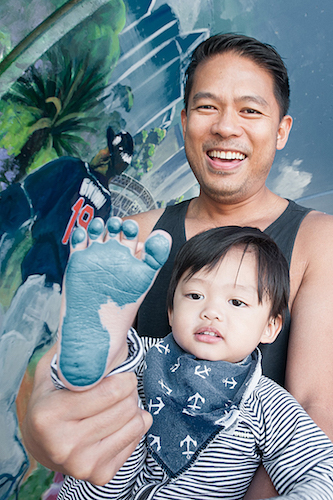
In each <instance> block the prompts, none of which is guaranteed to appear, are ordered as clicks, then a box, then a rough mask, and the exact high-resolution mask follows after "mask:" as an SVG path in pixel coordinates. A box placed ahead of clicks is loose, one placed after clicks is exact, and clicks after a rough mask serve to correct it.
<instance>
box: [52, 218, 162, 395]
mask: <svg viewBox="0 0 333 500" xmlns="http://www.w3.org/2000/svg"><path fill="white" fill-rule="evenodd" d="M104 232H105V228H104V224H103V223H101V219H95V220H93V221H92V222H91V224H90V226H89V228H88V236H89V241H90V244H88V246H87V243H86V241H87V236H86V234H85V231H84V230H83V229H82V228H78V229H77V230H76V231H75V232H74V233H73V237H72V247H73V252H72V254H71V256H70V259H69V262H68V266H67V269H66V273H65V281H64V293H65V300H64V309H65V311H64V317H63V322H62V324H61V326H60V346H59V352H58V356H59V357H58V368H60V372H61V373H60V375H62V377H61V378H62V379H63V381H64V383H65V385H66V386H67V387H69V388H71V389H74V390H75V389H76V390H83V389H86V388H88V387H90V386H92V385H94V384H96V383H97V382H98V381H99V380H100V379H101V378H102V377H104V376H105V374H106V373H108V371H109V369H110V365H112V363H113V362H115V361H116V360H117V361H120V358H121V357H122V358H124V359H126V357H127V344H126V335H127V331H128V328H129V327H130V326H131V324H132V322H133V320H134V318H135V316H136V313H137V310H138V308H139V306H140V304H141V302H142V301H143V299H144V297H145V295H146V294H147V292H148V290H149V288H150V287H151V285H152V283H153V280H154V279H155V277H156V275H157V273H158V271H159V269H160V268H161V267H162V266H163V264H164V263H165V262H166V260H167V258H168V256H169V251H170V244H171V239H170V236H169V235H168V234H167V233H165V232H164V231H158V232H154V233H152V234H151V235H150V236H149V238H148V239H147V240H146V242H145V244H144V249H143V252H142V259H141V260H140V259H137V258H136V257H135V256H134V251H135V248H136V244H137V236H138V226H137V224H136V223H135V222H134V221H131V220H127V221H124V222H122V221H121V219H119V218H111V219H109V221H108V223H107V233H108V234H107V237H106V241H105V242H103V238H104ZM121 233H122V236H123V240H122V242H120V235H121ZM124 353H125V354H124ZM118 358H119V359H118ZM124 359H122V360H121V361H123V360H124ZM115 366H116V365H115ZM113 367H114V366H112V368H113Z"/></svg>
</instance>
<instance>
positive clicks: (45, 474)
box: [8, 464, 54, 500]
mask: <svg viewBox="0 0 333 500" xmlns="http://www.w3.org/2000/svg"><path fill="white" fill-rule="evenodd" d="M53 477H54V472H52V471H50V470H49V469H46V468H45V467H43V466H42V465H40V464H37V468H36V469H35V470H34V471H33V472H32V474H31V475H30V476H29V477H28V479H27V480H26V481H25V482H24V483H23V484H22V486H21V488H20V490H19V492H18V494H17V495H16V494H14V495H12V496H11V497H9V499H8V500H42V496H43V494H44V493H45V491H46V490H47V489H48V488H49V487H50V486H51V484H52V481H53Z"/></svg>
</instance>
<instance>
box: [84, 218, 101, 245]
mask: <svg viewBox="0 0 333 500" xmlns="http://www.w3.org/2000/svg"><path fill="white" fill-rule="evenodd" d="M103 232H104V221H103V219H101V218H100V217H96V218H95V219H93V220H92V221H91V223H90V224H89V226H88V235H89V238H90V239H91V240H97V238H98V237H99V236H101V234H103Z"/></svg>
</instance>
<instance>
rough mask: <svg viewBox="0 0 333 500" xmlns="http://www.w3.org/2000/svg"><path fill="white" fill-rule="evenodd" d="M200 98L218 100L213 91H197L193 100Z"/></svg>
mask: <svg viewBox="0 0 333 500" xmlns="http://www.w3.org/2000/svg"><path fill="white" fill-rule="evenodd" d="M200 99H214V100H217V96H216V95H215V94H212V93H211V92H197V93H196V94H195V95H194V96H193V102H197V101H199V100H200Z"/></svg>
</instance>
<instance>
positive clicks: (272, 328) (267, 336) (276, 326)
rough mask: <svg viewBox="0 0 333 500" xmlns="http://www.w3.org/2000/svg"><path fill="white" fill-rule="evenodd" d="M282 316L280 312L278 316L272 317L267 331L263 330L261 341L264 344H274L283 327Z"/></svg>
mask: <svg viewBox="0 0 333 500" xmlns="http://www.w3.org/2000/svg"><path fill="white" fill-rule="evenodd" d="M282 324H283V322H282V316H281V314H279V315H278V316H277V317H276V318H270V319H269V321H268V323H267V325H266V328H265V331H264V332H263V334H262V336H261V339H260V342H261V343H262V344H272V343H273V342H274V340H275V339H276V337H277V336H278V335H279V333H280V331H281V328H282Z"/></svg>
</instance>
